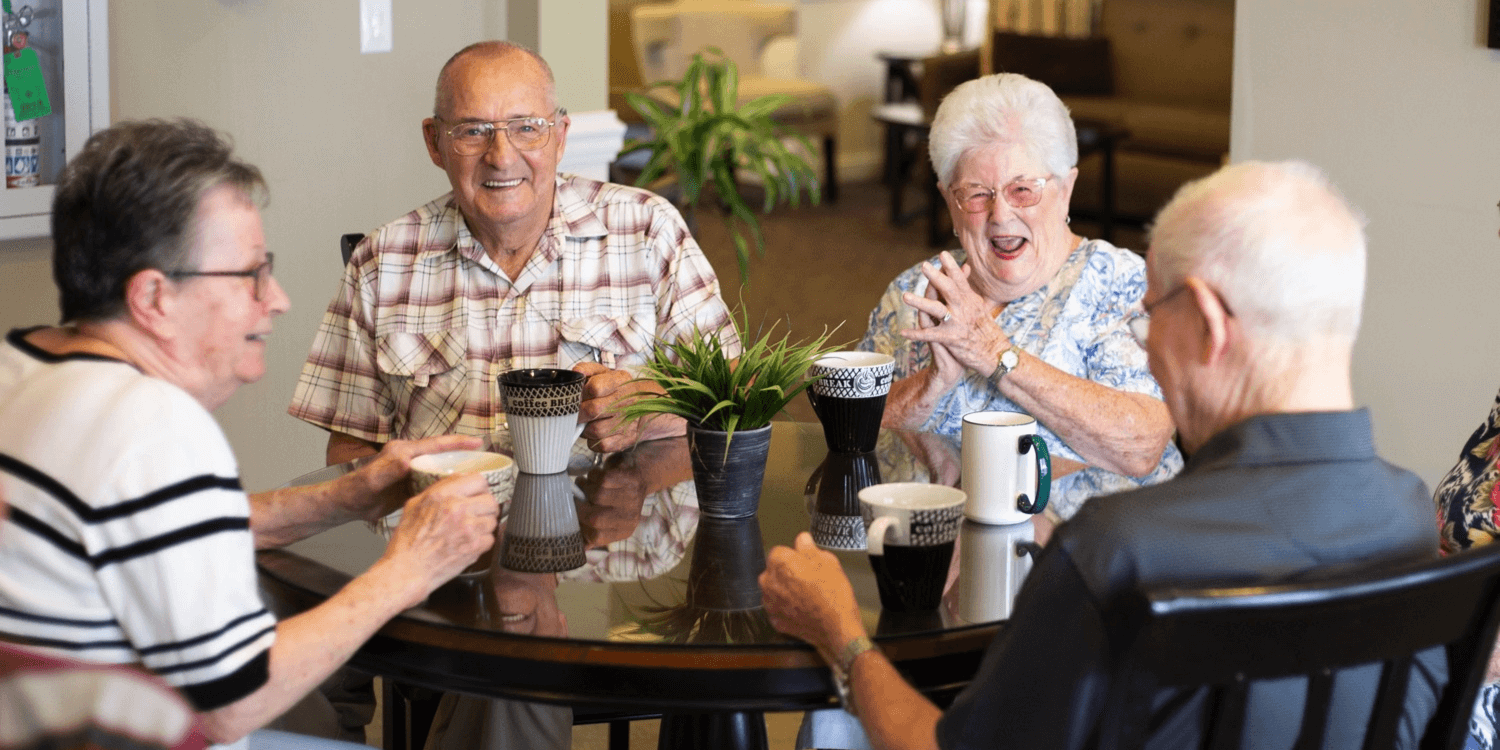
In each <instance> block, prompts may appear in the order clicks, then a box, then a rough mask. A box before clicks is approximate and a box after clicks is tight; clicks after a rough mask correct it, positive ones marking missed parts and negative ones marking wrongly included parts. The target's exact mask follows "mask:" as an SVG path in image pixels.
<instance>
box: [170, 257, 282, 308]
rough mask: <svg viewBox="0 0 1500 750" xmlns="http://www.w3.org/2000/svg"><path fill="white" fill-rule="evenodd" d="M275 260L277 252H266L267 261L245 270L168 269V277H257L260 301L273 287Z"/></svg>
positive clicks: (256, 293)
mask: <svg viewBox="0 0 1500 750" xmlns="http://www.w3.org/2000/svg"><path fill="white" fill-rule="evenodd" d="M273 260H275V253H266V262H264V263H261V264H260V265H258V266H256V267H254V268H251V269H248V270H244V271H168V272H167V277H168V278H173V279H181V278H185V277H188V276H238V277H240V278H246V279H255V301H256V302H260V301H262V300H264V299H265V297H266V291H267V290H269V289H270V288H271V267H272V261H273Z"/></svg>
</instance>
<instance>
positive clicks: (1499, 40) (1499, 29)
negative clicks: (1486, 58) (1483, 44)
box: [1489, 0, 1500, 49]
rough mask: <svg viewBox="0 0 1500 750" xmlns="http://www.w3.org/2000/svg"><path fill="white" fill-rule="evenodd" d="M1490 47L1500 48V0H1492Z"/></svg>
mask: <svg viewBox="0 0 1500 750" xmlns="http://www.w3.org/2000/svg"><path fill="white" fill-rule="evenodd" d="M1489 45H1490V49H1500V0H1490V41H1489Z"/></svg>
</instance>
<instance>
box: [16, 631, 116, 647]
mask: <svg viewBox="0 0 1500 750" xmlns="http://www.w3.org/2000/svg"><path fill="white" fill-rule="evenodd" d="M0 641H4V642H6V643H18V644H20V645H22V646H41V647H43V648H55V649H60V650H63V651H88V650H91V649H96V648H132V646H131V645H130V642H129V641H60V640H57V639H56V638H37V637H35V636H30V635H25V634H23V633H8V632H5V631H0Z"/></svg>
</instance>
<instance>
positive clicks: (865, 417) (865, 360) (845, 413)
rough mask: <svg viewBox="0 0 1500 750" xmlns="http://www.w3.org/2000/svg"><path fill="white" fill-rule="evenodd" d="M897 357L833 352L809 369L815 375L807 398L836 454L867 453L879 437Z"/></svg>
mask: <svg viewBox="0 0 1500 750" xmlns="http://www.w3.org/2000/svg"><path fill="white" fill-rule="evenodd" d="M895 368H896V360H895V359H894V358H892V357H891V356H890V355H889V354H877V353H875V352H834V353H832V354H828V355H825V356H823V357H822V358H820V359H819V360H818V361H816V362H814V363H813V366H812V367H811V368H810V369H809V370H808V373H807V374H808V376H810V377H816V378H817V380H814V381H813V383H812V385H810V386H808V388H807V399H808V401H810V402H812V407H813V412H814V413H815V414H817V415H818V421H819V422H822V423H823V439H824V440H825V441H826V442H827V443H828V450H830V451H833V452H835V453H868V452H870V451H873V450H875V443H876V440H877V439H879V437H880V420H881V419H882V418H883V417H884V416H885V397H886V394H888V393H890V391H891V380H892V373H893V372H894V371H895Z"/></svg>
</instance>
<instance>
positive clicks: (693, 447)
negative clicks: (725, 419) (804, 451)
mask: <svg viewBox="0 0 1500 750" xmlns="http://www.w3.org/2000/svg"><path fill="white" fill-rule="evenodd" d="M687 437H688V454H689V455H690V456H691V457H692V459H693V484H694V485H695V486H696V487H697V489H698V510H699V511H700V512H701V513H702V514H703V515H704V516H707V517H710V518H745V517H747V516H753V515H755V511H756V510H757V509H758V508H759V507H760V486H761V483H762V482H763V481H764V480H765V477H766V456H768V455H769V454H770V452H771V426H770V425H766V426H765V427H762V428H760V429H757V430H735V431H734V435H733V438H731V437H730V434H729V433H727V432H721V431H719V430H705V429H702V428H700V427H698V426H697V425H694V424H691V423H689V424H688V435H687Z"/></svg>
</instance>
